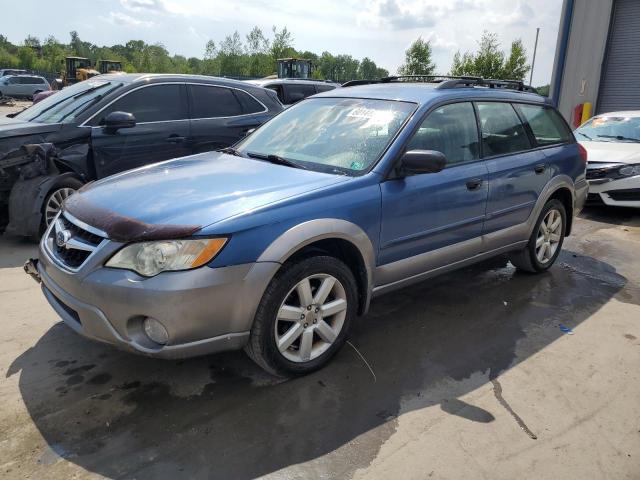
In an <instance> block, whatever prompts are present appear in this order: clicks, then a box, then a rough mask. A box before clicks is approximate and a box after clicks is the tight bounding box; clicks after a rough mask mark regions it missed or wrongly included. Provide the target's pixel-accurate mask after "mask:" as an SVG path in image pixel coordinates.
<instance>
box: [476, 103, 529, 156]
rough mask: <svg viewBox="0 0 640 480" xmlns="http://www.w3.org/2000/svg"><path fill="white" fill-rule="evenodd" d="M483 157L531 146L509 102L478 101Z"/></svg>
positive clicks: (518, 150)
mask: <svg viewBox="0 0 640 480" xmlns="http://www.w3.org/2000/svg"><path fill="white" fill-rule="evenodd" d="M476 106H477V107H478V116H479V119H480V127H481V130H482V149H483V153H484V156H485V157H493V156H496V155H507V154H509V153H515V152H521V151H523V150H528V149H530V148H531V142H530V141H529V137H528V136H527V132H526V131H525V129H524V125H522V122H521V121H520V118H519V117H518V115H517V114H516V111H515V110H514V108H513V106H511V104H510V103H502V102H478V103H476Z"/></svg>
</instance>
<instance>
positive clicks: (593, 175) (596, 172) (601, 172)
mask: <svg viewBox="0 0 640 480" xmlns="http://www.w3.org/2000/svg"><path fill="white" fill-rule="evenodd" d="M616 177H618V167H602V168H589V169H587V180H597V179H599V178H616Z"/></svg>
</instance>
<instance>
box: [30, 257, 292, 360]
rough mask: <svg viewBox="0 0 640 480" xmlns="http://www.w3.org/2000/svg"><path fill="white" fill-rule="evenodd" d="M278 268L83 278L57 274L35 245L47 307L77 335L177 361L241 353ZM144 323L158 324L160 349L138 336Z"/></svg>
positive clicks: (98, 273)
mask: <svg viewBox="0 0 640 480" xmlns="http://www.w3.org/2000/svg"><path fill="white" fill-rule="evenodd" d="M279 266H280V265H279V264H278V263H271V262H262V263H251V264H244V265H235V266H230V267H223V268H210V267H207V266H205V267H201V268H198V269H195V270H189V271H182V272H164V273H162V274H160V275H157V276H155V277H152V278H143V277H140V276H139V275H137V274H135V273H133V272H130V271H127V270H119V269H112V268H102V267H101V268H96V269H94V270H93V271H90V272H89V273H86V274H83V273H82V272H77V273H72V272H66V271H64V270H63V269H61V268H60V267H59V266H57V265H56V264H55V263H54V261H53V260H52V259H51V258H50V257H49V255H48V253H47V252H46V251H45V249H44V248H43V247H42V246H41V250H40V261H39V263H38V273H39V274H40V277H41V279H42V289H43V292H44V295H45V297H46V298H47V300H48V301H49V303H50V304H51V306H52V307H53V309H54V310H55V311H56V312H57V313H58V315H59V316H60V317H61V318H62V319H63V320H64V322H65V323H66V324H67V325H69V326H70V327H71V328H72V329H73V330H75V331H76V332H78V333H79V334H81V335H83V336H85V337H88V338H91V339H93V340H98V341H101V342H105V343H109V344H112V345H115V346H117V347H119V348H122V349H125V350H128V351H131V352H135V353H140V354H144V355H149V356H155V357H160V358H182V357H192V356H196V355H203V354H208V353H214V352H219V351H223V350H233V349H238V348H242V346H243V345H244V344H245V343H246V341H247V339H248V335H249V330H250V329H251V325H252V323H253V317H254V315H255V310H256V308H257V305H258V303H259V301H260V299H261V298H262V294H263V292H264V289H265V288H266V286H267V284H268V283H269V281H270V280H271V278H272V277H273V275H274V274H275V272H276V271H277V269H278V268H279ZM146 317H152V318H154V319H156V320H158V321H160V322H161V323H162V324H163V326H164V327H165V328H166V330H167V332H168V334H169V342H168V344H167V345H157V344H154V343H153V342H151V341H150V340H149V339H148V338H147V337H146V336H145V335H144V333H143V329H142V321H143V320H144V318H146Z"/></svg>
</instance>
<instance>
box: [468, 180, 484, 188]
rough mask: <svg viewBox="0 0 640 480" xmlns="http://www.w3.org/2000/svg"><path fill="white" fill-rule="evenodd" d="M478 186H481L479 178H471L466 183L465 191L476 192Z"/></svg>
mask: <svg viewBox="0 0 640 480" xmlns="http://www.w3.org/2000/svg"><path fill="white" fill-rule="evenodd" d="M480 185H482V179H481V178H472V179H471V180H469V181H467V190H477V189H478V188H480Z"/></svg>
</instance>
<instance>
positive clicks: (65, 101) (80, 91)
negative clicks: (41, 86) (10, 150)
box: [15, 80, 122, 123]
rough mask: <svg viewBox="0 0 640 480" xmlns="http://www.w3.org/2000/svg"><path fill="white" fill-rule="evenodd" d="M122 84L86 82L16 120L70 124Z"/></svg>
mask: <svg viewBox="0 0 640 480" xmlns="http://www.w3.org/2000/svg"><path fill="white" fill-rule="evenodd" d="M121 85H122V83H113V82H109V81H106V80H86V81H84V82H80V83H76V84H75V85H72V86H71V87H67V88H64V89H63V90H61V91H59V92H58V93H55V94H53V95H51V96H50V97H48V98H46V99H44V100H42V101H41V102H39V103H36V104H35V105H33V106H32V107H30V108H28V109H26V110H24V111H23V112H20V113H19V114H18V115H16V116H15V118H17V119H19V120H23V121H26V122H37V123H61V122H62V123H68V122H72V121H73V120H74V119H75V118H76V117H77V116H78V115H79V114H80V113H82V112H83V111H84V110H85V109H87V108H88V107H89V106H91V105H93V104H94V103H95V102H97V101H98V100H99V99H100V98H102V97H103V96H104V95H106V94H107V93H109V92H111V91H112V90H114V89H116V88H118V87H120V86H121Z"/></svg>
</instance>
